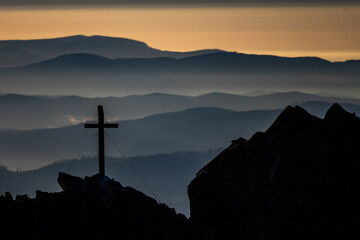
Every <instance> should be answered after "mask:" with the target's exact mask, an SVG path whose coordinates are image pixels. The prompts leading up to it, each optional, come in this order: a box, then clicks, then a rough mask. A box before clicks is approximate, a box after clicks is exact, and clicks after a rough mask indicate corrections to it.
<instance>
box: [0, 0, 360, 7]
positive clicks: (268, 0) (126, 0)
mask: <svg viewBox="0 0 360 240" xmlns="http://www.w3.org/2000/svg"><path fill="white" fill-rule="evenodd" d="M107 4H119V5H123V4H126V5H136V4H144V5H153V4H165V5H171V4H179V5H207V4H215V5H226V4H240V5H348V4H350V5H360V0H345V1H341V0H33V1H29V0H1V2H0V6H41V5H42V6H46V5H50V6H51V5H80V6H85V5H90V6H91V5H107Z"/></svg>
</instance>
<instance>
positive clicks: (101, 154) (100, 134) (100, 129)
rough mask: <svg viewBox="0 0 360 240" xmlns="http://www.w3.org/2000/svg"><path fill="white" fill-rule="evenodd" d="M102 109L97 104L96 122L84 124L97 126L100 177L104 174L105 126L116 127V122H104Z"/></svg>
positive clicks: (92, 126) (87, 126)
mask: <svg viewBox="0 0 360 240" xmlns="http://www.w3.org/2000/svg"><path fill="white" fill-rule="evenodd" d="M104 122H105V121H104V109H103V106H102V105H98V123H97V124H85V128H97V129H98V138H99V174H100V176H101V177H104V176H105V139H104V138H105V137H104V129H105V128H118V124H117V123H107V124H105V123H104Z"/></svg>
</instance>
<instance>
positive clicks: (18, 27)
mask: <svg viewBox="0 0 360 240" xmlns="http://www.w3.org/2000/svg"><path fill="white" fill-rule="evenodd" d="M78 34H84V35H105V36H114V37H125V38H130V39H135V40H139V41H143V42H146V43H147V44H148V45H149V46H151V47H154V48H158V49H162V50H172V51H188V50H196V49H204V48H218V49H223V50H229V51H237V52H244V53H256V54H274V55H281V56H319V57H322V58H326V59H329V60H333V61H336V60H346V59H360V7H359V6H353V7H349V8H344V7H340V6H336V7H335V6H333V7H232V8H231V7H212V8H211V7H209V8H200V7H197V8H186V7H176V8H175V7H172V8H170V7H161V8H146V7H118V6H115V7H100V8H74V9H70V8H50V9H47V8H39V9H25V8H2V9H0V39H1V40H7V39H35V38H52V37H63V36H69V35H78Z"/></svg>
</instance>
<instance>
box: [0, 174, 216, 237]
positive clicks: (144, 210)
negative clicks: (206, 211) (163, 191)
mask: <svg viewBox="0 0 360 240" xmlns="http://www.w3.org/2000/svg"><path fill="white" fill-rule="evenodd" d="M58 182H59V184H60V185H61V187H62V188H63V189H64V191H62V192H58V193H47V192H41V191H37V192H36V198H34V199H30V198H29V197H27V196H26V195H24V196H19V195H18V196H17V197H16V199H15V200H14V199H13V197H12V196H11V195H10V194H9V193H7V194H5V196H1V197H0V222H1V236H2V239H47V240H48V239H77V240H78V239H156V240H158V239H164V240H165V239H211V237H210V235H209V232H208V231H206V230H204V229H202V228H201V227H200V226H198V225H196V224H194V223H193V222H191V221H190V220H188V219H187V218H186V217H185V216H184V215H182V214H177V213H176V212H175V210H174V209H171V208H169V207H167V206H166V205H165V204H158V203H157V202H156V201H155V200H154V199H152V198H150V197H148V196H146V195H144V194H143V193H141V192H139V191H137V190H135V189H133V188H131V187H123V186H121V184H120V183H118V182H116V181H114V180H110V179H108V178H106V177H105V178H101V177H100V176H99V175H95V176H92V177H85V179H82V178H79V177H73V176H70V175H67V174H64V173H60V174H59V178H58Z"/></svg>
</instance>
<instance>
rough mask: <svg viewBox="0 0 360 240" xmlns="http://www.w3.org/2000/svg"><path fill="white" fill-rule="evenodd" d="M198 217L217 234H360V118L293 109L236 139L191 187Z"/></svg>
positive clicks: (346, 236) (224, 236)
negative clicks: (247, 136) (248, 135)
mask: <svg viewBox="0 0 360 240" xmlns="http://www.w3.org/2000/svg"><path fill="white" fill-rule="evenodd" d="M188 194H189V198H190V211H191V219H192V220H193V221H196V222H198V223H199V224H202V225H203V226H205V227H208V228H211V229H213V231H214V233H215V238H216V239H256V240H259V239H277V240H281V239H292V240H294V239H295V240H296V239H299V240H303V239H359V238H360V119H359V118H358V117H356V116H355V115H354V114H350V113H348V112H346V111H345V110H344V109H342V108H341V106H340V105H338V104H334V105H333V106H332V107H331V108H330V109H329V110H328V112H327V114H326V116H325V118H324V119H320V118H317V117H314V116H312V115H310V114H308V113H307V112H306V111H305V110H304V109H302V108H300V107H297V106H296V107H290V106H289V107H287V108H286V109H285V110H284V111H283V112H282V113H281V114H280V115H279V117H278V118H277V120H276V121H275V122H274V123H273V124H272V125H271V126H270V128H269V129H268V130H266V131H265V132H264V133H260V132H259V133H256V134H254V135H253V136H252V137H251V138H250V139H249V140H245V139H241V138H240V139H237V140H234V141H233V142H232V144H231V146H229V147H228V148H227V149H226V150H224V151H223V152H222V153H221V154H219V155H218V156H217V157H216V158H215V159H213V160H212V161H211V162H210V163H209V164H208V165H206V166H205V167H204V168H203V169H201V170H200V171H199V172H198V174H197V176H196V178H195V179H194V180H193V181H192V182H191V183H190V185H189V187H188Z"/></svg>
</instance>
